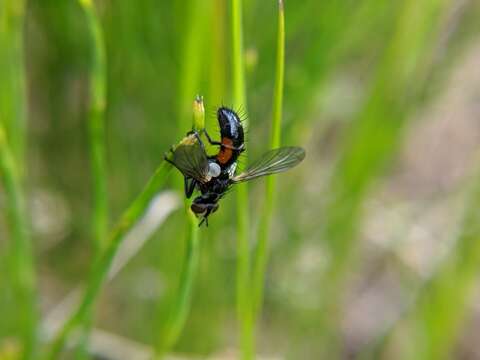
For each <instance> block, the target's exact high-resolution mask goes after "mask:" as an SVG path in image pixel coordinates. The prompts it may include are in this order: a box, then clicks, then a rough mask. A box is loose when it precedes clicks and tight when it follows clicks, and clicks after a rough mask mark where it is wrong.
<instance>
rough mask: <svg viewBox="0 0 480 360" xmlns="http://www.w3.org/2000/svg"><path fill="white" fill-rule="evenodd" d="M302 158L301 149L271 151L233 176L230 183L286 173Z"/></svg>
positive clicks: (302, 152) (295, 147)
mask: <svg viewBox="0 0 480 360" xmlns="http://www.w3.org/2000/svg"><path fill="white" fill-rule="evenodd" d="M304 158H305V150H304V149H302V148H301V147H297V146H286V147H281V148H278V149H273V150H270V151H268V152H266V153H265V154H263V155H262V156H261V157H260V159H258V160H257V161H255V162H254V163H252V164H251V165H250V166H249V167H248V168H247V169H246V170H245V171H244V172H242V173H241V174H239V175H237V176H234V177H233V178H232V179H231V181H232V182H233V183H239V182H243V181H248V180H252V179H255V178H258V177H260V176H265V175H270V174H276V173H279V172H283V171H287V170H288V169H290V168H292V167H294V166H296V165H298V164H299V163H300V162H301V161H302V160H303V159H304Z"/></svg>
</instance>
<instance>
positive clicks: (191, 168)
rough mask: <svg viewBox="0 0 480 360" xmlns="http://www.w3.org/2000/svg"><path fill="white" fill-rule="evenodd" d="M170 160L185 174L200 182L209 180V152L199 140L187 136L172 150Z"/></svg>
mask: <svg viewBox="0 0 480 360" xmlns="http://www.w3.org/2000/svg"><path fill="white" fill-rule="evenodd" d="M170 160H171V162H172V163H173V165H175V167H176V168H177V169H178V170H180V171H181V173H182V174H183V175H184V176H186V177H190V178H193V179H195V180H198V181H200V182H206V181H208V176H207V174H208V159H207V154H206V153H205V150H204V149H203V147H202V146H201V145H200V144H199V143H198V141H195V140H192V139H189V138H188V137H187V138H185V141H182V142H181V143H180V144H179V145H178V146H177V147H176V148H175V149H174V150H173V151H172V156H171V159H170Z"/></svg>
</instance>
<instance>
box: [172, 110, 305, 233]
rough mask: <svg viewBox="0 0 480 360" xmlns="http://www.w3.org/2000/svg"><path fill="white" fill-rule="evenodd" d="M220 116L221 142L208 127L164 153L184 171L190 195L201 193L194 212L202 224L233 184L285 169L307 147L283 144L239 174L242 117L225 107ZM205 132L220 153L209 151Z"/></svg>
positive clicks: (242, 149) (219, 112)
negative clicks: (203, 136) (195, 191)
mask: <svg viewBox="0 0 480 360" xmlns="http://www.w3.org/2000/svg"><path fill="white" fill-rule="evenodd" d="M217 119H218V124H219V125H220V136H221V140H220V141H214V140H212V139H211V138H210V136H209V135H208V133H207V132H206V130H202V131H201V133H198V132H194V131H193V132H190V133H188V134H187V137H185V138H184V139H183V141H182V142H181V143H180V144H179V145H178V146H176V147H174V148H173V149H172V150H171V154H170V156H165V159H166V160H167V161H168V162H170V163H171V164H172V165H174V166H175V167H176V168H177V169H178V170H180V172H181V173H182V174H183V176H184V179H185V195H186V196H187V198H190V197H191V196H192V194H193V191H194V190H195V189H198V190H199V191H200V193H201V195H199V196H197V197H196V198H195V199H194V200H193V202H192V205H191V209H192V211H193V212H194V213H195V215H197V217H201V218H202V220H201V221H200V224H199V226H200V225H202V224H203V222H205V224H206V225H207V226H208V217H209V216H210V214H212V213H214V212H215V211H217V209H218V201H219V200H220V199H221V198H222V197H223V195H225V193H226V192H227V190H228V189H229V188H230V187H231V186H232V185H233V184H238V183H240V182H243V181H248V180H252V179H255V178H258V177H260V176H266V175H270V174H275V173H279V172H283V171H286V170H288V169H290V168H292V167H294V166H296V165H298V164H299V163H300V162H301V161H302V160H303V159H304V158H305V150H303V149H302V148H301V147H296V146H292V147H289V146H287V147H281V148H278V149H273V150H270V151H268V152H266V153H265V154H263V155H262V156H261V157H260V158H259V159H258V160H257V161H255V162H253V163H252V164H251V165H249V166H248V167H247V169H246V170H245V171H243V172H242V173H240V174H238V175H236V172H235V170H236V167H237V160H238V157H239V156H240V154H241V153H242V152H243V151H245V143H244V134H243V127H242V123H241V121H240V118H239V116H238V115H237V114H236V113H235V112H234V111H233V110H232V109H229V108H226V107H221V108H219V109H218V110H217ZM202 133H203V134H205V136H206V138H207V140H208V142H209V143H210V144H211V145H215V146H219V151H218V153H217V154H215V155H211V156H209V155H208V154H207V152H206V150H205V145H204V144H203V142H202V140H201V138H200V136H201V135H202Z"/></svg>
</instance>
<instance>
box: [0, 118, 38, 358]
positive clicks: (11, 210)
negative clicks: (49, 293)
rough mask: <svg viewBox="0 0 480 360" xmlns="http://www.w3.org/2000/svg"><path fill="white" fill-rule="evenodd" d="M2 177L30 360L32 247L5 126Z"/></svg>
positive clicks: (20, 322)
mask: <svg viewBox="0 0 480 360" xmlns="http://www.w3.org/2000/svg"><path fill="white" fill-rule="evenodd" d="M0 176H1V181H2V183H3V186H4V189H5V195H6V203H7V212H6V215H7V221H8V224H9V228H10V236H11V239H12V247H11V252H10V261H11V264H12V267H11V268H12V272H13V278H12V282H13V288H14V294H15V299H16V301H17V302H18V303H17V309H16V314H17V324H16V328H18V331H19V335H20V337H21V341H22V344H23V358H24V359H30V358H31V357H32V356H33V355H34V347H35V332H36V324H37V311H36V297H37V294H36V289H35V273H34V267H33V254H32V245H31V241H30V238H29V235H28V230H27V221H26V211H25V201H24V198H23V193H22V187H21V181H20V175H19V171H18V168H17V166H16V163H15V159H14V155H13V154H12V151H11V150H10V148H9V146H8V144H7V138H6V134H5V130H4V128H3V125H2V123H0Z"/></svg>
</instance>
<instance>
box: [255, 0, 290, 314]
mask: <svg viewBox="0 0 480 360" xmlns="http://www.w3.org/2000/svg"><path fill="white" fill-rule="evenodd" d="M284 73H285V8H284V4H283V0H279V3H278V32H277V59H276V72H275V88H274V95H273V112H272V128H271V138H270V147H271V148H272V149H274V148H278V147H279V146H280V141H281V130H282V107H283V83H284ZM275 189H276V179H275V177H274V176H269V177H267V179H266V185H265V208H264V211H263V213H262V217H261V221H260V225H259V231H258V243H257V247H256V249H255V253H254V263H253V273H252V286H253V296H252V298H253V300H252V318H253V319H255V318H256V317H257V315H258V313H259V312H260V309H261V305H262V301H263V286H264V281H265V271H266V266H267V262H268V239H269V237H270V226H271V222H272V218H273V212H274V209H275Z"/></svg>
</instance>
